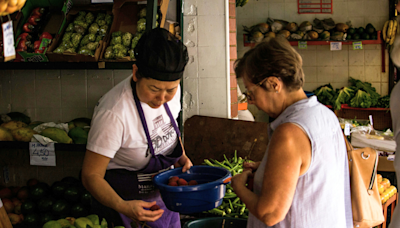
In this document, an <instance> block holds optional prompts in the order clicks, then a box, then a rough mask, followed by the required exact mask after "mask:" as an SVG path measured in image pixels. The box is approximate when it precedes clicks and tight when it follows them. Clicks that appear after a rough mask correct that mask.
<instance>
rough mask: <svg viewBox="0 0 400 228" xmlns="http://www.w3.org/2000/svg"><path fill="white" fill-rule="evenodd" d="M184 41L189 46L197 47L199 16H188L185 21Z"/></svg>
mask: <svg viewBox="0 0 400 228" xmlns="http://www.w3.org/2000/svg"><path fill="white" fill-rule="evenodd" d="M183 31H184V34H185V35H184V36H183V43H184V44H185V45H186V46H187V47H196V46H197V45H198V40H197V31H198V26H197V16H186V17H185V20H184V21H183Z"/></svg>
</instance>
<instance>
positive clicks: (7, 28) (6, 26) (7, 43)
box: [1, 21, 15, 62]
mask: <svg viewBox="0 0 400 228" xmlns="http://www.w3.org/2000/svg"><path fill="white" fill-rule="evenodd" d="M1 27H2V28H3V50H4V62H7V61H10V60H13V59H15V47H14V32H13V25H12V21H8V22H5V23H3V24H2V25H1Z"/></svg>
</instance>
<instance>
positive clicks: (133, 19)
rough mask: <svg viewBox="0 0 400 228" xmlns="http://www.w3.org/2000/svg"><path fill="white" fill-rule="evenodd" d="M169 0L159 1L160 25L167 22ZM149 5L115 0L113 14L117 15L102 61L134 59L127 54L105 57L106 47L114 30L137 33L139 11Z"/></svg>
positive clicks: (135, 0)
mask: <svg viewBox="0 0 400 228" xmlns="http://www.w3.org/2000/svg"><path fill="white" fill-rule="evenodd" d="M168 4H169V0H167V1H162V2H160V1H159V8H160V12H161V15H162V18H161V19H160V25H161V24H162V25H163V24H164V23H165V18H166V14H167V9H168ZM146 6H147V5H145V4H141V3H140V1H137V0H115V1H114V7H113V14H114V15H115V18H114V21H113V24H112V26H111V30H110V32H109V34H108V35H107V39H106V42H105V43H104V45H103V48H102V51H101V56H100V61H104V62H129V61H134V59H131V58H130V56H129V55H128V56H126V57H125V58H119V59H105V58H104V52H105V50H106V48H107V47H108V46H109V44H110V42H111V38H112V37H111V34H112V33H113V32H117V31H121V32H130V33H132V35H135V34H136V31H137V21H138V20H139V19H140V18H139V15H138V14H139V11H140V10H141V9H143V8H146Z"/></svg>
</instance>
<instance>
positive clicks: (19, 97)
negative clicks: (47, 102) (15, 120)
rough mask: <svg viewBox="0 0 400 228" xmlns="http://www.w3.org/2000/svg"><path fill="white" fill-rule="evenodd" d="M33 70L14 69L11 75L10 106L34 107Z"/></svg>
mask: <svg viewBox="0 0 400 228" xmlns="http://www.w3.org/2000/svg"><path fill="white" fill-rule="evenodd" d="M35 96H36V95H35V72H34V71H23V70H15V71H14V74H13V75H12V76H11V107H12V109H14V108H34V107H35V106H36V99H35Z"/></svg>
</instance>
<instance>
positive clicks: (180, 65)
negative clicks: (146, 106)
mask: <svg viewBox="0 0 400 228" xmlns="http://www.w3.org/2000/svg"><path fill="white" fill-rule="evenodd" d="M135 57H136V65H137V67H138V71H139V73H141V74H142V75H143V76H144V77H148V78H153V79H156V80H159V81H176V80H178V79H181V78H182V76H183V71H184V69H185V66H186V64H187V62H188V60H189V57H188V53H187V49H186V46H185V45H184V44H183V43H182V42H181V41H180V40H178V39H177V38H176V37H175V36H174V35H173V34H171V33H170V32H168V31H167V30H165V29H162V28H155V29H152V30H150V31H147V32H145V33H144V34H143V35H142V37H141V38H140V40H139V42H138V44H137V45H136V47H135Z"/></svg>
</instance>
